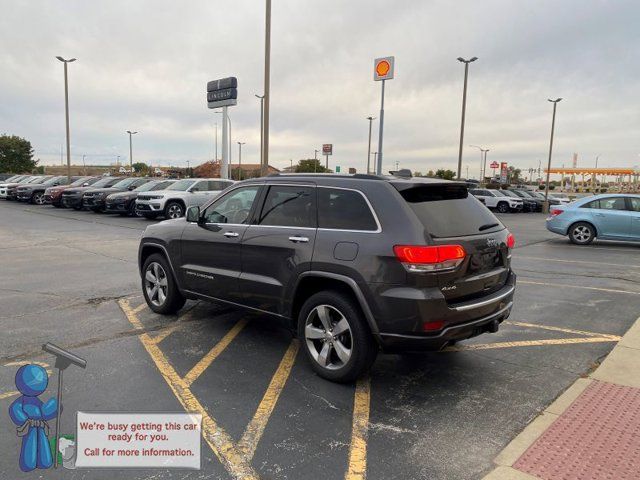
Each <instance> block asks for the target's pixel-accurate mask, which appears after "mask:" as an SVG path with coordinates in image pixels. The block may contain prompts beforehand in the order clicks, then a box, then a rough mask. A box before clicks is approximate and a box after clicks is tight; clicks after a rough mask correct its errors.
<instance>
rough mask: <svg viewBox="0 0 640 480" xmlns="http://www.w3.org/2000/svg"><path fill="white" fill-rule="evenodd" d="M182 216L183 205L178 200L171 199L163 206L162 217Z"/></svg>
mask: <svg viewBox="0 0 640 480" xmlns="http://www.w3.org/2000/svg"><path fill="white" fill-rule="evenodd" d="M180 217H184V205H182V203H180V202H175V201H171V202H168V203H167V204H166V205H165V207H164V218H166V219H167V220H171V219H174V218H180Z"/></svg>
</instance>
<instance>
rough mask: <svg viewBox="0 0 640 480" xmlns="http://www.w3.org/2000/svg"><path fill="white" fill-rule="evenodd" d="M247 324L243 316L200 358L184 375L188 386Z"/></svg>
mask: <svg viewBox="0 0 640 480" xmlns="http://www.w3.org/2000/svg"><path fill="white" fill-rule="evenodd" d="M246 325H247V319H246V318H243V319H241V320H239V321H238V323H236V324H235V325H234V326H233V327H232V328H231V330H229V332H227V334H226V335H225V336H224V337H222V340H220V341H219V342H218V343H216V344H215V345H214V347H213V348H212V349H211V350H209V352H208V353H207V354H206V355H205V356H204V357H202V358H201V359H200V361H199V362H198V363H196V364H195V366H194V367H193V368H192V369H191V370H189V373H187V374H186V375H185V377H184V383H185V384H186V385H187V386H191V384H193V382H195V381H196V380H197V379H198V377H199V376H200V375H202V373H203V372H204V371H205V370H206V369H207V368H209V365H211V363H213V361H214V360H215V359H216V358H218V356H219V355H220V354H221V353H222V352H224V351H225V350H226V348H227V347H228V346H229V344H230V343H231V342H233V339H234V338H236V337H237V336H238V334H239V333H240V332H241V331H242V329H243V328H244V327H245V326H246Z"/></svg>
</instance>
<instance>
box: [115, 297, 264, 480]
mask: <svg viewBox="0 0 640 480" xmlns="http://www.w3.org/2000/svg"><path fill="white" fill-rule="evenodd" d="M119 304H120V308H122V311H123V312H124V313H125V315H126V316H127V319H128V320H129V322H130V323H131V325H133V327H134V328H136V329H142V328H143V325H142V323H141V322H140V320H139V319H138V317H137V316H136V314H135V313H133V311H132V309H131V307H130V306H129V302H128V301H127V300H120V301H119ZM138 338H139V339H140V342H142V345H143V346H144V348H145V349H146V350H147V352H148V353H149V355H150V356H151V358H152V360H153V361H154V363H155V364H156V367H158V370H159V371H160V373H161V375H162V377H163V378H164V379H165V381H166V382H167V385H169V388H170V389H171V391H172V392H173V394H174V395H175V396H176V398H177V399H178V401H179V402H180V403H181V404H182V406H183V407H184V409H185V410H186V411H187V412H190V413H199V414H201V415H202V435H203V437H204V439H205V441H206V442H207V443H208V444H209V447H211V450H212V451H213V453H215V455H216V456H217V457H218V459H219V460H220V462H221V463H222V464H223V465H224V467H225V468H226V469H227V471H228V472H229V473H230V474H231V475H232V476H233V477H234V478H238V479H243V480H244V479H256V480H257V479H258V478H259V477H258V474H257V473H256V472H255V471H254V470H253V468H252V467H251V465H250V464H249V462H247V461H246V460H245V458H244V456H243V455H242V453H241V452H240V451H239V450H238V449H237V448H236V446H235V445H234V443H233V440H232V439H231V437H230V436H229V435H228V434H227V433H226V432H225V430H224V429H223V428H222V427H220V426H219V425H218V424H217V423H216V421H215V419H214V418H213V417H212V416H210V415H209V413H208V412H207V411H206V410H205V408H204V407H203V406H202V404H201V403H200V402H199V401H198V399H197V398H196V397H195V396H194V395H193V393H191V390H190V389H189V386H188V385H187V384H186V382H185V381H184V380H183V379H182V378H180V375H178V373H177V372H176V371H175V369H174V368H173V366H172V365H171V364H170V363H169V361H168V359H167V358H166V357H165V355H164V353H162V350H160V348H159V347H158V346H157V345H156V344H155V343H153V341H152V339H151V337H150V336H149V335H148V334H146V333H142V334H141V335H139V337H138Z"/></svg>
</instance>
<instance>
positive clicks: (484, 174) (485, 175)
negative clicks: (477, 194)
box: [480, 148, 489, 183]
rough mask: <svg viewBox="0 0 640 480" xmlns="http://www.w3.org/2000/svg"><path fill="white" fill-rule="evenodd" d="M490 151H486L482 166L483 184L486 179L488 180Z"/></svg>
mask: <svg viewBox="0 0 640 480" xmlns="http://www.w3.org/2000/svg"><path fill="white" fill-rule="evenodd" d="M488 151H489V149H488V148H487V149H485V151H484V164H483V165H482V180H481V181H480V182H481V183H484V179H485V178H487V152H488Z"/></svg>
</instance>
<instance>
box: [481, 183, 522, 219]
mask: <svg viewBox="0 0 640 480" xmlns="http://www.w3.org/2000/svg"><path fill="white" fill-rule="evenodd" d="M469 193H470V194H471V195H473V196H474V197H477V198H480V199H482V200H484V204H485V205H486V206H487V207H488V208H495V209H496V210H497V211H498V212H500V213H507V212H509V211H511V212H519V211H521V210H522V206H523V201H522V199H521V198H515V197H510V196H508V195H506V194H503V193H502V192H500V191H498V190H489V189H483V188H475V189H473V190H469Z"/></svg>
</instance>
